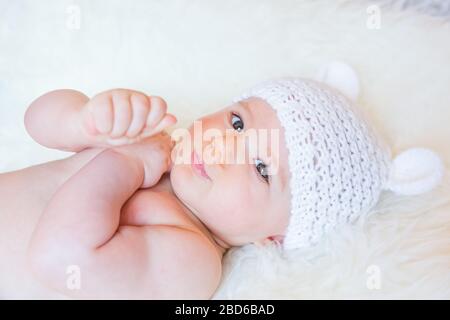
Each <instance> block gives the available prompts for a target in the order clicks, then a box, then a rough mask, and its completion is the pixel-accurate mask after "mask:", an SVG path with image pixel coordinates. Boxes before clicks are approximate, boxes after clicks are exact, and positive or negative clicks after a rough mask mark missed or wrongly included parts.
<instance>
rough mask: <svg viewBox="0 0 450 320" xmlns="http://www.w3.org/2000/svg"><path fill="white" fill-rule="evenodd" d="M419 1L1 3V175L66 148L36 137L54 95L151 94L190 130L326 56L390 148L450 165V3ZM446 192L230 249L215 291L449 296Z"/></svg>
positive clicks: (389, 197)
mask: <svg viewBox="0 0 450 320" xmlns="http://www.w3.org/2000/svg"><path fill="white" fill-rule="evenodd" d="M412 2H413V1H396V2H393V1H383V0H380V1H343V0H341V1H326V0H318V1H294V0H281V1H269V0H262V1H260V0H258V1H257V0H249V1H238V0H231V1H200V0H194V1H192V0H173V1H164V2H157V1H144V0H135V1H133V2H132V4H125V3H124V2H123V1H120V0H112V1H104V0H96V1H88V0H79V1H76V0H65V1H58V2H55V1H51V0H42V1H33V0H22V1H6V0H0V172H1V171H10V170H14V169H19V168H22V167H25V166H29V165H32V164H36V163H40V162H43V161H48V160H51V159H56V158H62V157H66V156H67V155H68V154H67V153H65V152H60V151H54V150H49V149H45V148H44V147H41V146H39V145H37V144H36V143H34V142H33V141H32V140H31V138H29V137H28V136H27V134H26V132H25V129H24V126H23V114H24V112H25V109H26V107H27V105H28V104H29V103H30V102H31V101H32V100H33V99H34V98H36V97H37V96H38V95H40V94H42V93H44V92H46V91H49V90H53V89H56V88H75V89H78V90H80V91H83V92H85V93H86V94H88V95H93V94H94V93H97V92H99V91H102V90H105V89H109V88H113V87H128V88H134V89H138V90H143V91H145V92H148V93H149V94H156V95H160V96H163V97H164V98H166V100H167V101H168V104H169V108H170V109H171V110H172V112H173V113H175V114H177V115H178V118H179V119H180V120H181V121H180V123H179V126H186V125H188V124H189V123H190V122H191V121H193V120H194V119H195V118H197V117H199V116H200V115H202V114H204V113H206V112H212V111H214V110H217V109H219V108H221V107H224V106H225V105H227V104H228V103H229V102H230V99H231V98H232V97H234V96H236V95H238V94H239V93H240V92H241V91H242V90H243V89H245V88H247V87H249V86H251V85H252V84H254V83H255V82H259V81H261V80H264V79H268V78H271V77H276V76H304V77H314V75H315V74H316V71H317V69H318V68H319V66H320V65H321V64H323V63H325V62H327V61H329V60H343V61H346V62H348V63H349V64H351V65H352V66H353V67H354V68H355V69H356V71H357V72H358V75H359V77H360V79H361V94H362V97H361V99H360V101H359V102H360V104H361V107H362V108H363V109H364V111H365V112H366V113H367V114H368V116H369V117H370V118H371V120H372V121H373V124H374V126H375V127H376V128H377V129H378V130H379V131H380V132H381V133H382V134H383V135H384V137H385V138H386V140H387V142H388V143H389V144H390V145H391V146H392V148H393V150H394V154H395V153H399V152H400V151H402V150H404V149H406V148H409V147H413V146H423V147H427V148H431V149H433V150H435V151H436V152H438V153H440V154H441V155H442V157H443V160H444V163H445V165H446V167H447V168H449V167H450V148H449V141H450V126H449V125H448V120H449V119H450V108H449V100H450V99H449V93H448V88H449V85H450V66H449V60H448V57H450V42H449V41H448V39H449V36H450V24H449V22H448V21H449V20H448V18H447V16H446V14H445V12H446V11H445V10H448V6H447V7H445V6H442V7H441V8H443V9H441V10H440V11H439V10H438V13H437V14H436V9H435V8H436V6H433V2H435V1H428V2H427V1H419V2H416V3H419V6H418V8H419V9H420V10H415V7H416V8H417V6H414V3H412ZM391 3H395V4H396V6H392V5H391ZM411 3H412V4H411ZM427 3H428V4H429V6H426V4H427ZM373 4H375V5H379V9H380V10H379V14H380V15H379V22H380V24H379V28H375V29H372V28H370V27H368V25H367V22H368V19H371V18H374V17H373V16H371V14H374V13H373V12H374V11H373V10H368V7H369V6H370V5H373ZM404 8H409V9H404ZM423 8H431V9H430V10H425V9H423ZM433 8H434V9H433ZM424 12H428V13H429V14H425V13H424ZM375 19H376V17H375ZM372 21H373V20H372ZM369 25H370V24H369ZM449 195H450V187H449V179H448V176H447V178H446V180H445V183H444V184H443V185H441V187H440V188H439V189H437V190H435V191H433V192H431V193H428V194H425V195H422V196H414V197H406V196H405V197H399V196H394V195H393V194H391V193H388V192H387V193H385V194H383V197H382V201H381V202H380V204H379V206H377V208H376V209H375V210H374V211H373V212H372V213H371V215H370V216H368V217H367V218H366V219H361V220H360V221H359V222H358V223H357V224H355V225H352V226H348V227H346V228H343V229H342V230H340V232H339V233H338V234H335V235H333V237H328V238H326V239H324V241H323V242H322V243H320V244H319V245H318V246H317V247H315V248H311V249H310V250H308V251H300V252H295V253H292V254H289V255H286V254H282V253H281V252H280V251H279V249H278V247H276V246H269V247H256V246H253V245H248V246H245V247H243V248H236V249H232V250H231V251H230V252H229V253H228V254H227V256H226V259H225V261H224V280H223V283H222V285H221V287H220V288H219V290H218V291H217V293H216V295H215V298H350V297H351V298H375V299H378V298H450V272H449V271H450V196H449ZM230 201H231V199H230Z"/></svg>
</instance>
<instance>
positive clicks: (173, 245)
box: [121, 189, 222, 299]
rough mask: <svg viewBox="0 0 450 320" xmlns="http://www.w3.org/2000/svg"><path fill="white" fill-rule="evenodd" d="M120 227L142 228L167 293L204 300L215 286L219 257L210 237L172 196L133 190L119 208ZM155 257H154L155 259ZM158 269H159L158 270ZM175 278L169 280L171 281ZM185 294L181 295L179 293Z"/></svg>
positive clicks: (217, 276) (220, 265)
mask: <svg viewBox="0 0 450 320" xmlns="http://www.w3.org/2000/svg"><path fill="white" fill-rule="evenodd" d="M122 211H123V212H122V218H121V225H122V226H124V227H126V226H142V227H143V228H139V229H140V230H141V232H145V233H146V235H145V238H146V239H148V243H149V245H150V246H151V248H150V250H151V251H152V252H153V258H156V260H158V261H159V262H160V264H159V265H163V266H164V269H165V274H167V275H170V279H164V280H161V281H164V283H165V286H172V285H173V286H174V287H173V288H165V290H166V291H167V292H175V291H176V292H178V293H179V294H180V295H181V296H184V294H186V295H185V296H190V295H192V294H193V292H195V296H196V297H198V298H202V299H206V298H209V297H210V295H212V294H213V292H214V291H215V289H216V288H217V286H218V285H219V282H220V279H221V274H222V256H221V255H220V254H219V253H218V252H217V249H216V248H215V246H214V244H213V243H212V241H211V239H210V237H208V236H207V235H206V234H205V233H204V232H203V231H202V230H201V229H200V228H198V227H197V226H196V225H195V224H194V223H193V222H192V221H191V220H190V219H189V216H188V215H187V214H186V212H185V211H184V209H183V207H182V206H180V205H179V203H178V202H177V200H176V198H175V197H174V195H172V194H171V193H169V192H164V191H153V190H152V189H143V190H139V191H137V192H136V193H135V194H134V195H133V197H132V198H130V199H129V201H128V202H127V203H126V204H125V206H124V207H123V209H122ZM155 255H157V257H155ZM158 268H159V267H158ZM174 278H176V279H178V280H177V281H175V282H174V281H173V279H174ZM184 291H186V292H185V293H182V292H184Z"/></svg>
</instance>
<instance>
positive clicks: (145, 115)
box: [81, 89, 177, 146]
mask: <svg viewBox="0 0 450 320" xmlns="http://www.w3.org/2000/svg"><path fill="white" fill-rule="evenodd" d="M81 117H82V124H83V127H84V131H85V132H86V133H87V134H88V135H89V136H90V137H92V138H94V139H95V141H96V142H98V143H100V144H102V143H106V144H109V145H113V146H118V145H123V144H130V143H134V142H137V141H140V140H142V139H143V138H145V137H149V136H152V135H154V134H157V133H159V132H161V131H162V130H164V129H165V128H166V127H168V126H171V125H173V124H175V123H176V122H177V119H176V118H175V116H173V115H172V114H169V113H167V105H166V102H165V101H164V100H163V99H162V98H160V97H157V96H150V97H149V96H147V95H145V94H144V93H141V92H138V91H133V90H127V89H113V90H108V91H105V92H102V93H100V94H98V95H96V96H94V97H93V98H92V99H91V100H90V101H89V102H88V103H87V104H86V106H85V107H84V108H83V111H82V113H81Z"/></svg>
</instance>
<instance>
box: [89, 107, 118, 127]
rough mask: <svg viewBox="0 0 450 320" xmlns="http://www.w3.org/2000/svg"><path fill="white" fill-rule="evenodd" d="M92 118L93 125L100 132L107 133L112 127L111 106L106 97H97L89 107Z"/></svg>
mask: <svg viewBox="0 0 450 320" xmlns="http://www.w3.org/2000/svg"><path fill="white" fill-rule="evenodd" d="M89 110H90V112H91V114H92V117H93V119H94V123H95V127H96V129H97V130H98V132H99V133H100V134H107V133H109V132H111V130H112V128H113V118H114V115H113V106H112V101H111V100H109V99H108V98H105V99H103V98H101V99H99V100H98V101H97V102H96V104H95V105H93V106H92V108H89Z"/></svg>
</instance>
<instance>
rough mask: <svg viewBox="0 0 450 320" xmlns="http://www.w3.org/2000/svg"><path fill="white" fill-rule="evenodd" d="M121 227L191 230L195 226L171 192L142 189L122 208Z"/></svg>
mask: <svg viewBox="0 0 450 320" xmlns="http://www.w3.org/2000/svg"><path fill="white" fill-rule="evenodd" d="M120 224H121V225H130V226H152V225H165V226H174V227H178V228H187V229H190V228H192V227H195V225H194V224H193V223H192V221H190V219H189V218H188V216H187V215H186V214H185V213H184V210H183V208H182V207H181V206H180V205H179V203H178V202H177V200H176V199H175V197H174V196H173V195H172V194H170V193H169V192H165V191H154V190H152V189H141V190H138V191H136V192H135V193H134V195H133V196H131V197H130V199H128V201H127V202H126V203H125V205H124V206H123V207H122V214H121V220H120Z"/></svg>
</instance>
